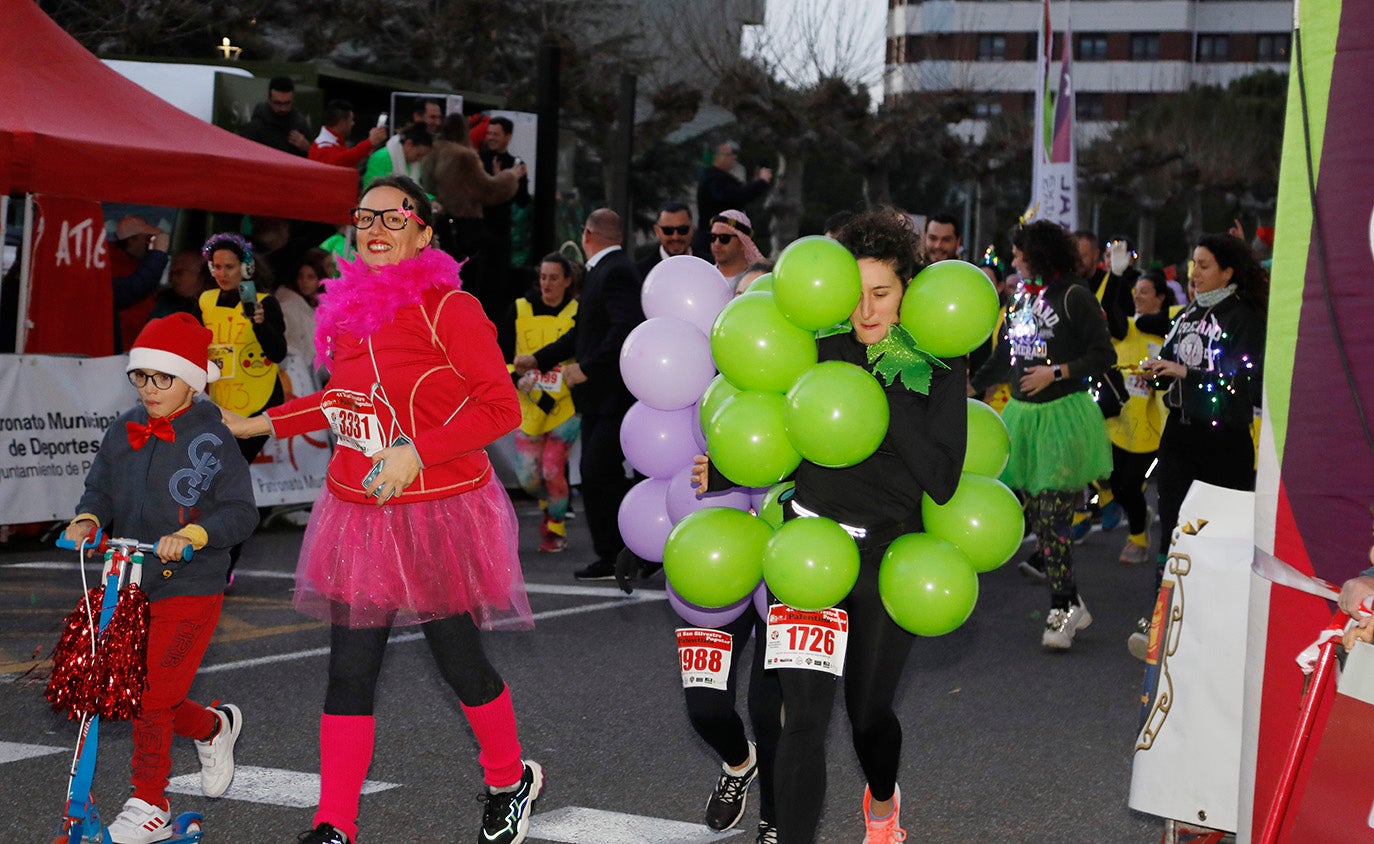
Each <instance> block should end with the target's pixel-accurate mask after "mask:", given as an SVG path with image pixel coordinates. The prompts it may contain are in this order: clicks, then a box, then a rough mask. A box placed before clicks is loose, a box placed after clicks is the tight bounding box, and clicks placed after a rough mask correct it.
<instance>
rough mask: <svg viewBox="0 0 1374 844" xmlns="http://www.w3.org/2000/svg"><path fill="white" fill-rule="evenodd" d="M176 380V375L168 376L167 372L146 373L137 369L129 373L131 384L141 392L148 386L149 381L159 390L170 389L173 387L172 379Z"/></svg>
mask: <svg viewBox="0 0 1374 844" xmlns="http://www.w3.org/2000/svg"><path fill="white" fill-rule="evenodd" d="M174 378H176V376H175V375H168V374H167V373H165V372H144V371H143V370H141V369H135V370H132V371H130V372H129V383H130V384H133V385H134V386H135V387H136V388H138V389H140V390H141V389H143V388H144V387H146V386H148V382H149V381H152V382H153V386H154V387H157V388H158V389H159V390H166V389H169V388H170V387H171V386H172V379H174Z"/></svg>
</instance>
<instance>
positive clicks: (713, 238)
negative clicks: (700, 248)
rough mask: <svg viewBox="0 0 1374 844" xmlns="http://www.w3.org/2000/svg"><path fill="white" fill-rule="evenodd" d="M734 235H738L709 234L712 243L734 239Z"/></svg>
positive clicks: (727, 241)
mask: <svg viewBox="0 0 1374 844" xmlns="http://www.w3.org/2000/svg"><path fill="white" fill-rule="evenodd" d="M736 237H738V235H733V234H713V235H711V241H712V242H713V243H729V242H730V241H732V240H734V239H735V238H736Z"/></svg>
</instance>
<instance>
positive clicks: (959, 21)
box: [883, 0, 1293, 143]
mask: <svg viewBox="0 0 1374 844" xmlns="http://www.w3.org/2000/svg"><path fill="white" fill-rule="evenodd" d="M1043 15H1044V6H1043V4H1042V3H1041V2H1036V0H888V22H887V47H886V49H887V56H886V63H885V77H884V84H883V91H884V96H885V97H899V96H901V95H902V94H904V93H908V92H913V91H949V90H964V91H969V92H972V93H974V94H975V95H976V97H977V101H976V105H975V113H976V114H977V116H978V117H979V118H982V119H986V118H989V117H993V116H995V115H999V114H1007V115H1029V114H1030V113H1031V111H1032V109H1033V106H1034V102H1035V86H1036V83H1037V78H1038V77H1037V64H1036V58H1037V56H1036V53H1037V47H1038V38H1039V28H1040V22H1041V20H1042V18H1043ZM1292 16H1293V3H1292V0H1073V2H1070V0H1052V2H1051V3H1050V19H1051V26H1052V28H1053V30H1054V33H1055V34H1054V56H1055V58H1056V59H1057V58H1058V56H1059V55H1060V50H1061V45H1062V43H1063V42H1062V38H1063V32H1064V31H1065V30H1066V29H1069V28H1071V31H1072V36H1071V37H1072V42H1071V46H1072V56H1073V83H1074V89H1075V98H1076V109H1077V116H1078V120H1079V127H1080V131H1079V132H1078V137H1079V140H1080V143H1081V142H1083V141H1086V140H1089V139H1091V138H1093V137H1095V136H1097V135H1098V134H1099V133H1100V132H1102V131H1104V130H1105V129H1107V128H1109V127H1110V126H1111V125H1112V124H1113V123H1115V122H1117V121H1120V120H1123V119H1125V118H1126V117H1127V116H1129V115H1130V114H1132V113H1133V112H1134V111H1136V110H1137V109H1140V108H1142V107H1144V106H1146V105H1148V104H1149V103H1151V102H1153V101H1154V100H1156V99H1157V98H1159V97H1167V96H1169V95H1170V94H1171V93H1174V92H1178V91H1182V90H1186V89H1187V88H1189V87H1191V86H1194V85H1226V84H1228V83H1230V82H1231V81H1233V80H1235V79H1238V78H1240V77H1242V76H1246V75H1248V74H1250V73H1253V72H1255V71H1256V70H1259V69H1272V70H1276V71H1280V72H1287V70H1288V64H1289V51H1290V49H1291V41H1292V34H1291V33H1292ZM977 122H979V121H974V123H975V124H976V123H977ZM969 128H970V129H971V130H972V131H974V132H975V133H976V132H977V131H978V127H977V126H976V125H973V126H970V127H969Z"/></svg>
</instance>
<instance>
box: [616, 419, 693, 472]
mask: <svg viewBox="0 0 1374 844" xmlns="http://www.w3.org/2000/svg"><path fill="white" fill-rule="evenodd" d="M696 424H697V417H696V416H695V415H694V414H693V412H692V408H690V407H684V408H683V409H682V410H655V409H653V408H652V407H649V406H648V405H647V404H645V403H644V402H635V403H634V404H633V405H632V406H631V407H630V409H629V410H628V411H627V412H626V413H625V419H624V420H623V421H621V423H620V449H621V451H623V452H624V453H625V459H626V460H628V461H630V465H631V466H633V467H635V469H637V470H639V472H640V473H642V474H645V475H648V476H649V477H651V478H664V479H667V478H671V477H672V476H673V473H674V472H676V471H677V470H678V469H681V468H682V467H683V466H688V465H691V463H692V458H693V457H695V456H696V455H698V454H701V452H700V451H699V450H698V449H697V443H696V439H695V438H694V437H693V436H692V426H694V425H696Z"/></svg>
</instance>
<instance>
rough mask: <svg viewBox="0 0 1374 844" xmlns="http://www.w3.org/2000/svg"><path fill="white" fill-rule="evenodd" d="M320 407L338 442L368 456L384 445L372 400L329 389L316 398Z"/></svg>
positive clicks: (357, 394) (349, 391)
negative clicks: (319, 397) (322, 395)
mask: <svg viewBox="0 0 1374 844" xmlns="http://www.w3.org/2000/svg"><path fill="white" fill-rule="evenodd" d="M320 410H321V411H323V412H324V416H325V418H326V419H328V420H329V427H330V429H331V430H332V431H333V432H334V436H336V437H338V438H339V445H341V446H344V447H345V448H351V449H355V450H357V451H361V452H362V453H363V454H365V455H367V456H368V457H371V456H372V455H373V454H376V453H377V452H379V451H381V450H382V448H383V447H384V446H385V443H383V442H382V434H381V430H380V428H381V423H380V421H379V420H378V419H377V412H376V408H375V406H374V405H373V404H372V400H371V399H369V398H368V397H367V396H365V395H363V394H362V393H356V392H353V391H352V390H330V391H329V392H327V393H325V394H324V398H322V399H321V400H320Z"/></svg>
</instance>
